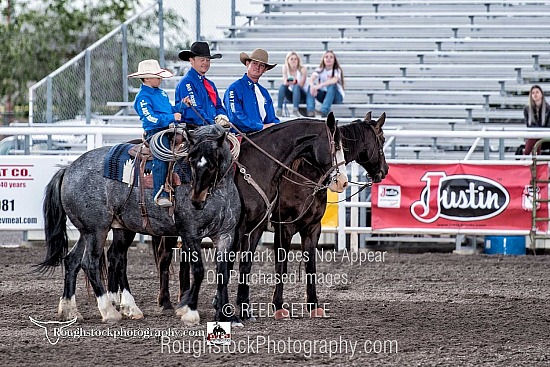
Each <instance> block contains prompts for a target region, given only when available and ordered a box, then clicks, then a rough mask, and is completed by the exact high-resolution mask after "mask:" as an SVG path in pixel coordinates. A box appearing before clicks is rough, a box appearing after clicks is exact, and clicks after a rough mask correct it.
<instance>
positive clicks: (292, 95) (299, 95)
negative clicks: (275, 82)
mask: <svg viewBox="0 0 550 367" xmlns="http://www.w3.org/2000/svg"><path fill="white" fill-rule="evenodd" d="M306 95H307V93H306V91H305V90H304V88H302V87H300V86H299V85H298V84H294V85H293V86H292V91H291V90H290V89H288V87H287V86H286V85H284V84H281V85H280V86H279V96H278V99H277V108H278V109H279V110H282V109H283V102H284V100H285V98H286V100H287V101H292V106H293V107H294V109H295V110H298V107H300V103H305V102H306Z"/></svg>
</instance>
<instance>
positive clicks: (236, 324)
mask: <svg viewBox="0 0 550 367" xmlns="http://www.w3.org/2000/svg"><path fill="white" fill-rule="evenodd" d="M231 326H232V327H244V324H243V323H242V322H240V321H232V322H231Z"/></svg>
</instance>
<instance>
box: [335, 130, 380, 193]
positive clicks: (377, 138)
mask: <svg viewBox="0 0 550 367" xmlns="http://www.w3.org/2000/svg"><path fill="white" fill-rule="evenodd" d="M368 127H370V129H371V130H372V132H373V133H374V137H375V139H376V147H375V148H374V149H378V156H379V157H383V156H384V155H385V154H384V146H383V144H382V136H383V134H384V132H383V131H382V129H380V131H379V132H377V131H376V129H375V128H374V126H373V125H372V124H371V123H369V124H368ZM369 156H371V157H373V156H374V155H372V154H369ZM356 162H357V163H358V164H361V163H370V162H371V159H369V160H368V161H367V162H364V161H357V160H356ZM365 174H366V175H367V182H366V183H365V184H363V185H361V187H360V188H359V189H358V190H357V192H356V193H354V194H352V195H350V196H346V197H345V198H344V199H342V200H338V201H328V202H327V203H328V204H337V203H340V202H344V201H347V200H348V199H350V198H352V197H354V196H355V195H357V194H359V193H360V192H361V191H363V190H365V189H366V188H367V187H371V186H372V185H373V182H372V177H370V175H369V172H368V171H365ZM349 183H353V184H356V185H359V183H358V182H353V181H349Z"/></svg>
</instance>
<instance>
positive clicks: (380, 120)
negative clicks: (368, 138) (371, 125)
mask: <svg viewBox="0 0 550 367" xmlns="http://www.w3.org/2000/svg"><path fill="white" fill-rule="evenodd" d="M384 122H386V112H382V114H381V115H380V117H379V118H378V121H376V126H377V127H378V128H381V127H382V126H384Z"/></svg>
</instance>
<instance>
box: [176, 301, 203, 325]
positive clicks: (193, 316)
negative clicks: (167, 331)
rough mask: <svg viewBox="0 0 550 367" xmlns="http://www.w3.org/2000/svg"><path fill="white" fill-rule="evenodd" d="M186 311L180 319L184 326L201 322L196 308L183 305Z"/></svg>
mask: <svg viewBox="0 0 550 367" xmlns="http://www.w3.org/2000/svg"><path fill="white" fill-rule="evenodd" d="M185 308H187V309H188V311H187V312H186V313H185V315H183V316H182V317H181V321H183V324H184V325H185V326H195V325H198V324H199V323H200V322H201V318H200V316H199V312H198V311H197V310H191V309H189V307H187V306H185Z"/></svg>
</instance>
